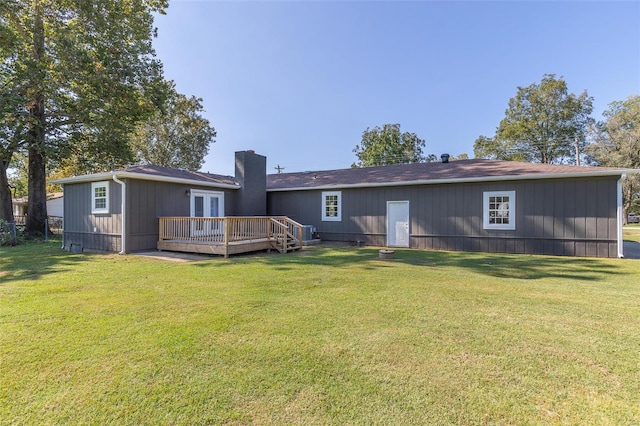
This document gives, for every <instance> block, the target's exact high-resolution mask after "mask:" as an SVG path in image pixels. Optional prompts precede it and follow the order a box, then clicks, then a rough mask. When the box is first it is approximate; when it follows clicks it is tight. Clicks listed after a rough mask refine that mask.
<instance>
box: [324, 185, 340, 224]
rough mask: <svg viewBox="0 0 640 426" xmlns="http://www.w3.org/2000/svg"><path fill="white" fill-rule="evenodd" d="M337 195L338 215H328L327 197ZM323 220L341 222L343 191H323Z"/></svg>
mask: <svg viewBox="0 0 640 426" xmlns="http://www.w3.org/2000/svg"><path fill="white" fill-rule="evenodd" d="M334 196H337V200H338V206H337V212H336V213H337V215H336V216H327V197H334ZM322 221H323V222H340V221H342V192H341V191H325V192H323V193H322Z"/></svg>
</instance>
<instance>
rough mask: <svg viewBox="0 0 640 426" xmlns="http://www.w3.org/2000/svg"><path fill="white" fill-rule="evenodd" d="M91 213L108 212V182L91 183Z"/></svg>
mask: <svg viewBox="0 0 640 426" xmlns="http://www.w3.org/2000/svg"><path fill="white" fill-rule="evenodd" d="M91 213H93V214H101V213H109V182H92V183H91Z"/></svg>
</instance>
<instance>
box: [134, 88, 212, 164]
mask: <svg viewBox="0 0 640 426" xmlns="http://www.w3.org/2000/svg"><path fill="white" fill-rule="evenodd" d="M168 86H169V96H168V98H167V102H166V104H165V107H164V109H163V111H157V112H156V113H155V114H153V115H152V116H151V117H150V118H149V119H148V120H146V121H145V122H143V123H141V124H140V125H139V126H138V128H137V129H136V131H135V133H134V134H133V136H132V138H131V145H132V148H133V151H134V154H135V156H136V157H137V162H140V163H142V164H155V165H158V166H165V167H174V168H179V169H187V170H193V171H197V170H199V169H200V167H202V164H203V163H204V157H205V156H206V155H207V153H208V152H209V144H210V143H213V142H215V141H214V140H213V138H215V137H216V131H215V129H214V128H213V127H211V125H210V124H209V120H207V119H206V118H204V117H202V115H201V114H202V113H203V112H204V108H203V107H202V99H200V98H196V97H195V96H192V97H190V98H188V97H186V96H185V95H182V94H180V93H178V92H176V90H175V86H174V85H173V83H168Z"/></svg>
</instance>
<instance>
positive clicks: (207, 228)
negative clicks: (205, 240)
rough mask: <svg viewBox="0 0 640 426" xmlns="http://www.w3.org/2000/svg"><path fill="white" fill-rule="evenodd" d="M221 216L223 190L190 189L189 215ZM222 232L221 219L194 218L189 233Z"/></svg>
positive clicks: (206, 233) (201, 234)
mask: <svg viewBox="0 0 640 426" xmlns="http://www.w3.org/2000/svg"><path fill="white" fill-rule="evenodd" d="M223 216H224V193H223V192H214V191H200V190H191V217H223ZM222 232H223V229H222V222H221V221H205V220H194V221H193V222H192V223H191V233H192V234H193V235H198V236H204V235H219V234H222Z"/></svg>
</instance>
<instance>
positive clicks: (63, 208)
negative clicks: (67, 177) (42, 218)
mask: <svg viewBox="0 0 640 426" xmlns="http://www.w3.org/2000/svg"><path fill="white" fill-rule="evenodd" d="M60 186H61V187H62V247H61V248H62V250H64V218H65V216H66V210H67V197H65V196H64V185H60ZM69 251H71V249H69Z"/></svg>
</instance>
